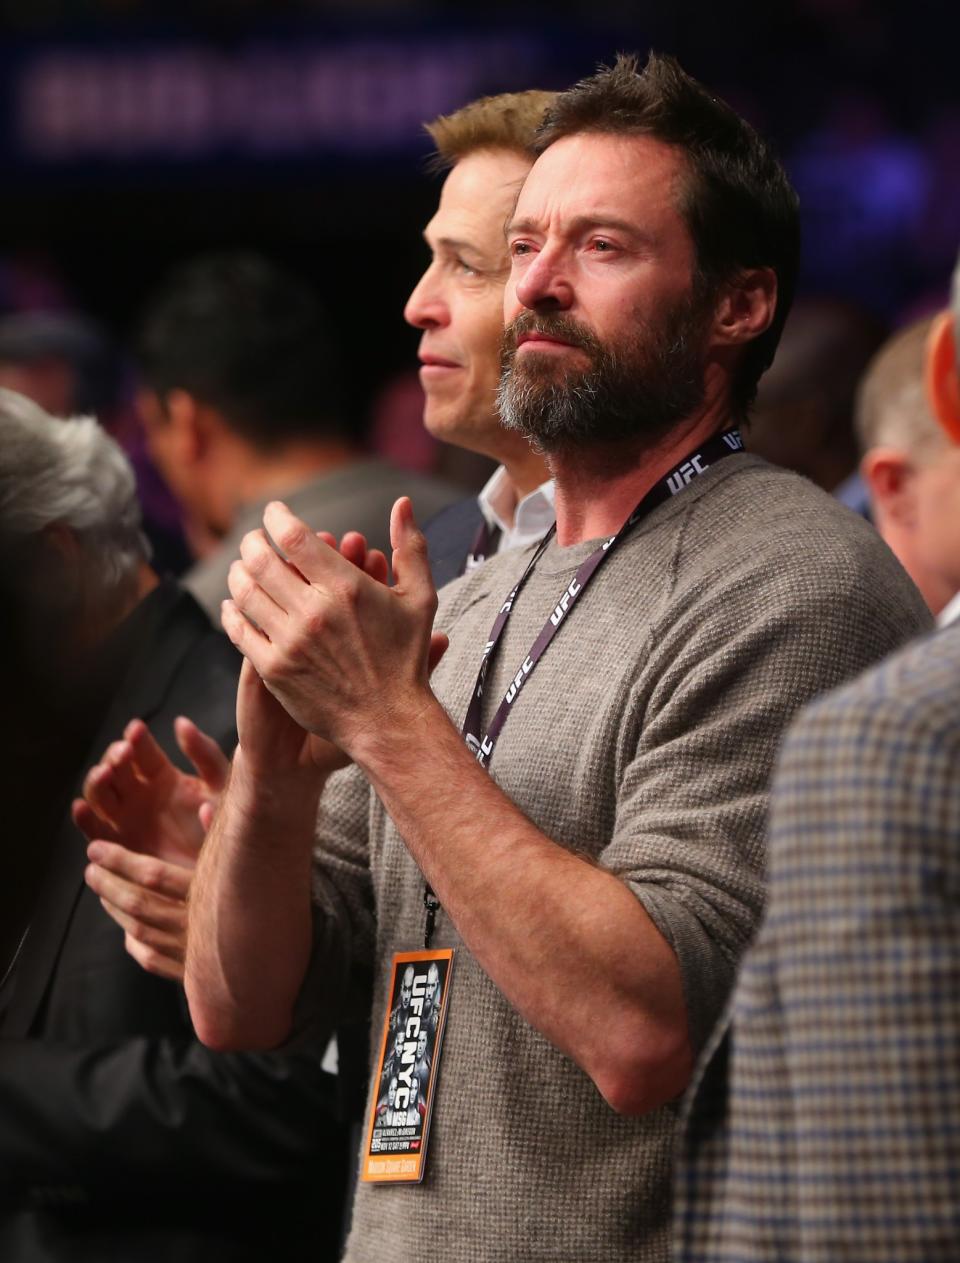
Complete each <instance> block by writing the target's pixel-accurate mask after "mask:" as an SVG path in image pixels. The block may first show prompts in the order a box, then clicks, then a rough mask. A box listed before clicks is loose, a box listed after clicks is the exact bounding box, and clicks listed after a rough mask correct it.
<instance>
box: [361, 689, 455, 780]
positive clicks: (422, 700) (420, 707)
mask: <svg viewBox="0 0 960 1263" xmlns="http://www.w3.org/2000/svg"><path fill="white" fill-rule="evenodd" d="M441 727H446V728H450V727H451V724H450V720H449V717H448V716H447V712H446V711H445V710H444V708H443V706H442V705H441V704H440V702H438V701H437V699H436V697H435V696H434V694H433V693H432V691H431V690H430V689H429V688H427V689H425V690H423V691H420V692H418V693H416V694H414V695H412V696H411V697H409V698H407V699H406V700H405V701H404V702H403V703H402V704H394V706H392V707H390V708H387V709H385V710H383V711H381V712H380V714H379V715H378V716H377V722H376V723H373V724H370V725H368V726H366V727H364V728H361V729H358V730H357V732H356V733H355V734H354V735H353V738H352V740H351V743H350V745H351V748H350V754H351V756H352V758H353V761H354V762H355V763H356V764H357V766H358V767H359V768H360V769H361V770H362V771H363V772H364V774H365V775H366V777H367V779H368V780H370V781H373V782H375V783H379V782H383V781H384V780H385V779H389V778H390V776H391V774H397V773H402V772H403V771H404V770H405V768H406V767H407V764H408V763H409V761H411V760H413V761H414V762H416V763H417V764H422V762H423V759H424V757H427V758H429V756H430V749H431V747H432V745H433V744H434V742H435V741H436V740H437V736H438V733H439V731H440V730H441Z"/></svg>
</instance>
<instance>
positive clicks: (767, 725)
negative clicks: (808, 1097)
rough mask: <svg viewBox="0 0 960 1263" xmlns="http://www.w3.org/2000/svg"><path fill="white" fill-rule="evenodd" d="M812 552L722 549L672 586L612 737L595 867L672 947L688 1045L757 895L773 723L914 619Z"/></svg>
mask: <svg viewBox="0 0 960 1263" xmlns="http://www.w3.org/2000/svg"><path fill="white" fill-rule="evenodd" d="M817 563H818V559H816V558H810V560H809V561H808V562H806V563H804V562H801V563H800V564H797V563H796V562H794V563H792V564H791V565H790V566H789V567H788V568H783V567H781V568H777V567H776V566H773V565H771V566H768V567H758V566H757V565H756V560H755V559H753V560H752V561H750V560H749V559H747V560H746V561H745V563H744V564H739V563H738V562H736V561H734V562H732V563H731V565H730V567H729V568H728V571H727V572H726V573H725V574H718V573H714V574H713V575H711V576H710V578H709V580H708V581H704V582H702V583H699V584H697V585H692V586H691V587H690V588H689V589H688V590H686V591H683V592H677V593H675V594H674V599H673V600H672V602H671V605H670V614H669V618H668V619H666V618H665V619H664V620H663V621H662V622H661V625H660V626H659V627H658V628H656V629H655V633H654V635H653V636H652V637H651V641H650V644H651V657H650V661H649V663H648V669H646V670H645V671H644V674H643V679H642V681H641V683H639V684H638V685H637V687H636V688H635V690H634V694H633V696H632V698H631V705H630V707H629V709H628V713H629V714H630V716H631V722H630V723H628V724H626V725H625V729H624V735H623V744H622V747H621V758H622V774H621V777H620V789H619V795H618V803H617V815H616V823H615V828H614V833H613V837H612V840H611V842H610V845H609V846H608V847H607V848H606V850H605V852H604V854H603V856H602V858H601V863H603V864H604V866H605V867H608V868H609V869H611V870H612V871H614V872H615V873H617V874H618V875H620V876H621V877H622V878H623V879H624V880H626V881H627V882H628V884H629V885H630V886H631V888H632V889H633V890H634V892H635V893H636V895H637V897H638V898H639V899H640V900H641V902H642V903H643V905H644V907H645V909H646V910H647V912H648V913H649V915H650V917H651V918H652V919H653V921H654V923H655V924H656V925H657V927H658V929H659V930H660V932H661V933H662V934H663V935H664V937H665V938H666V939H667V940H668V942H669V943H670V944H671V946H672V947H673V949H674V951H675V952H676V954H677V957H678V959H679V962H680V967H681V971H682V975H683V983H684V993H685V998H686V1004H687V1010H688V1019H689V1025H690V1035H691V1039H692V1042H693V1045H694V1048H695V1049H699V1048H700V1047H701V1046H702V1044H703V1042H704V1041H705V1039H706V1037H707V1036H708V1034H709V1032H710V1029H711V1027H712V1025H713V1023H714V1022H715V1020H716V1019H717V1017H718V1016H719V1014H720V1011H721V1010H722V1008H723V1005H724V1002H725V1000H726V997H727V995H728V994H729V991H730V989H731V986H732V983H733V976H734V973H735V970H736V966H737V963H738V960H739V958H740V956H741V955H742V953H743V951H744V949H745V947H746V945H747V944H748V942H749V941H750V939H751V937H752V935H753V933H754V931H755V929H756V925H757V922H758V919H759V915H760V912H761V909H762V905H763V897H764V833H765V826H766V812H767V800H768V786H769V781H770V777H771V774H772V769H773V764H774V760H775V757H776V753H777V749H778V745H779V741H780V737H781V734H782V733H783V731H784V730H785V728H786V726H787V725H788V724H789V722H790V720H791V718H792V717H793V716H794V715H795V713H796V712H797V710H798V709H799V708H800V707H802V706H803V705H804V704H805V703H806V702H807V701H809V700H810V699H811V698H812V697H814V696H815V695H817V694H818V693H820V692H822V691H824V690H826V689H830V688H832V687H834V686H835V685H836V684H838V683H840V682H842V681H843V680H845V679H848V678H849V677H851V676H852V675H855V674H856V673H857V672H858V671H860V670H861V669H862V668H863V667H865V666H867V665H868V664H870V663H872V662H874V661H876V660H877V659H878V658H880V657H882V656H883V655H884V654H886V653H888V652H890V651H891V650H892V649H894V648H896V647H897V646H898V645H899V644H901V643H902V642H903V640H904V639H905V637H906V636H907V635H909V634H910V633H911V632H913V631H915V630H919V629H920V628H922V626H923V619H922V617H917V618H915V619H911V618H910V617H909V616H907V615H905V612H904V607H903V605H902V604H901V605H898V604H897V602H894V603H893V604H894V610H893V611H892V612H891V610H890V609H889V608H888V607H887V602H886V599H885V598H886V595H887V594H886V593H885V591H884V590H883V587H882V585H881V586H880V587H879V588H876V587H873V588H872V587H871V585H870V584H869V583H864V582H863V580H864V578H865V576H864V575H863V573H862V572H861V573H859V574H856V573H851V574H850V575H849V576H847V577H846V580H844V578H843V576H836V575H835V576H832V578H831V580H830V581H828V582H825V581H824V576H823V574H822V572H821V571H820V570H818V568H817Z"/></svg>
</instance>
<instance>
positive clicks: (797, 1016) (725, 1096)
mask: <svg viewBox="0 0 960 1263" xmlns="http://www.w3.org/2000/svg"><path fill="white" fill-rule="evenodd" d="M957 346H960V267H958V270H957V274H956V276H955V281H954V297H953V311H952V313H946V314H945V315H944V316H943V317H941V318H940V319H938V321H937V322H936V323H935V325H934V328H933V330H932V332H931V336H930V342H929V344H928V350H927V355H928V385H929V389H930V395H931V402H932V404H933V406H934V411H935V413H936V415H937V417H938V419H939V421H940V422H941V424H942V425H943V426H944V428H945V429H946V431H947V432H948V434H949V435H950V437H951V438H952V439H953V440H954V442H956V443H957V444H958V449H957V453H956V455H957V461H958V462H960V371H958V363H957V356H956V347H957ZM957 534H958V548H960V498H958V502H957ZM769 880H770V895H769V904H768V907H767V913H766V918H765V921H764V923H763V925H762V927H761V929H760V932H759V935H758V937H757V939H756V941H755V943H754V945H753V946H752V948H751V949H750V951H749V952H748V953H747V956H746V957H745V959H744V962H743V966H742V969H741V972H740V976H739V979H738V982H737V986H736V990H735V993H734V996H733V1000H732V1002H731V1005H730V1009H729V1012H728V1015H727V1018H726V1019H725V1021H724V1022H721V1024H720V1027H719V1028H718V1029H717V1031H716V1032H715V1033H714V1035H713V1038H712V1040H711V1043H710V1045H709V1047H708V1049H707V1051H706V1054H705V1056H704V1059H703V1061H702V1062H701V1066H700V1069H699V1071H698V1076H697V1078H696V1079H695V1081H694V1085H693V1087H692V1088H691V1091H690V1094H689V1096H688V1099H687V1107H686V1109H687V1119H686V1130H685V1133H684V1136H683V1140H682V1142H681V1148H680V1154H679V1167H678V1174H677V1189H676V1192H677V1208H676V1220H675V1259H676V1263H700V1261H701V1260H702V1261H703V1263H707V1261H708V1260H709V1263H721V1261H725V1263H726V1261H733V1260H736V1261H737V1263H753V1261H754V1260H756V1261H760V1260H762V1261H763V1263H941V1261H943V1263H946V1261H947V1260H950V1261H951V1263H956V1260H957V1259H960V626H958V625H956V624H954V625H953V626H951V627H948V628H945V629H944V630H942V631H939V632H937V633H935V634H934V635H932V636H930V637H928V638H925V639H923V640H921V641H919V642H916V643H915V644H913V645H912V646H910V647H908V648H907V649H906V650H904V651H901V652H900V653H898V654H896V655H895V656H894V657H892V658H890V659H888V660H887V661H886V662H885V663H883V664H881V665H880V666H879V667H877V668H874V669H873V670H872V671H870V672H868V673H867V674H866V675H864V676H861V677H860V678H859V679H858V680H856V681H855V682H854V683H853V684H850V685H847V686H846V687H844V688H842V689H840V690H839V691H837V692H834V693H832V694H830V695H828V696H827V697H825V698H822V699H820V700H819V701H817V702H815V703H814V704H813V705H812V706H811V707H809V708H808V709H807V710H806V711H805V712H804V713H803V715H802V716H801V718H800V719H799V721H798V722H797V723H796V724H795V725H794V727H793V729H792V730H791V732H790V734H789V736H788V737H787V740H786V742H785V744H784V748H783V751H782V754H781V759H780V765H779V770H778V773H777V777H776V781H775V786H774V792H773V799H772V808H771V822H770V851H769Z"/></svg>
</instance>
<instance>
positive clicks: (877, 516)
mask: <svg viewBox="0 0 960 1263" xmlns="http://www.w3.org/2000/svg"><path fill="white" fill-rule="evenodd" d="M933 324H934V318H933V317H930V318H927V319H924V320H918V321H916V322H915V323H914V324H912V325H910V326H909V328H907V329H903V330H901V331H900V332H899V333H897V334H895V335H894V337H892V338H891V339H890V340H889V341H888V342H887V343H886V344H885V345H884V346H883V347H882V348H881V350H880V351H879V352H878V353H877V355H876V356H875V357H874V359H873V360H872V361H871V363H870V366H869V368H868V369H867V372H866V374H865V376H864V379H863V382H862V383H861V385H860V390H859V393H858V397H857V413H856V426H857V436H858V438H859V441H860V445H861V449H862V451H863V459H862V461H861V465H860V468H861V471H862V473H863V478H864V481H865V482H866V484H867V487H868V489H869V492H870V503H871V506H872V509H873V519H874V522H875V524H876V527H877V530H879V532H880V534H881V535H882V536H883V538H884V539H885V540H886V542H887V543H888V544H889V545H890V547H891V548H892V549H893V551H894V553H895V554H896V556H897V558H898V559H899V561H900V563H901V565H902V566H903V568H904V569H905V570H906V572H907V574H908V575H909V576H910V578H911V579H912V580H913V581H914V583H915V584H916V585H917V587H918V588H919V589H920V591H921V593H922V594H923V599H924V600H925V601H926V602H927V604H928V605H929V607H930V610H931V612H932V613H933V614H935V615H936V616H937V621H938V623H940V625H941V626H943V625H944V624H946V623H948V622H952V621H953V619H954V618H956V617H957V615H958V614H960V597H958V593H960V442H958V441H957V439H956V438H953V437H951V436H950V435H949V434H948V433H947V431H946V430H945V429H944V428H943V426H942V425H941V424H939V423H938V421H937V419H936V418H935V416H934V414H933V411H932V409H931V407H930V403H929V400H928V399H927V393H926V389H925V384H924V365H925V361H926V342H927V338H928V337H929V333H930V329H931V327H932V325H933Z"/></svg>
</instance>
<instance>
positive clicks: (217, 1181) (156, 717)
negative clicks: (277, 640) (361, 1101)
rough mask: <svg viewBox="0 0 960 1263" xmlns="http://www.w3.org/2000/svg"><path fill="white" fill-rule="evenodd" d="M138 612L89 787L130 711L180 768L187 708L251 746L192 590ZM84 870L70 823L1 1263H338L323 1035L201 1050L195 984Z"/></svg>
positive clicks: (3, 1187)
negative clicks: (182, 978)
mask: <svg viewBox="0 0 960 1263" xmlns="http://www.w3.org/2000/svg"><path fill="white" fill-rule="evenodd" d="M133 617H135V618H136V619H137V620H138V624H137V627H136V630H137V634H138V642H137V647H136V649H135V651H134V654H133V658H132V661H131V665H130V667H129V669H128V670H127V672H126V674H125V676H124V678H123V680H122V682H120V684H119V686H118V688H117V689H116V691H115V693H114V696H113V698H112V701H111V702H110V704H109V706H108V710H107V714H106V717H105V719H104V722H103V723H102V725H101V728H100V731H99V732H98V734H97V736H96V738H95V740H94V742H93V744H92V746H91V748H90V751H89V754H88V757H87V759H86V760H85V763H84V767H83V768H81V769H78V776H77V782H76V787H77V788H79V785H80V782H81V781H82V776H83V772H84V771H85V770H86V768H87V767H89V766H90V764H91V763H92V762H94V761H96V759H97V757H98V756H99V754H100V753H101V752H102V751H103V750H104V749H105V747H106V746H107V745H108V744H109V742H110V741H111V740H113V739H115V738H116V737H117V736H118V735H119V734H120V732H121V730H122V729H123V727H124V725H125V724H126V722H127V721H128V720H129V719H131V718H132V717H134V716H140V717H142V718H144V719H145V720H146V721H147V722H148V723H149V725H150V728H151V730H152V731H153V733H154V736H155V737H156V738H157V740H158V741H159V742H160V743H161V745H163V746H164V747H165V748H166V750H167V752H168V753H169V754H170V755H171V757H175V758H176V759H177V760H178V761H180V762H182V759H181V756H180V755H179V752H177V751H176V750H175V747H174V746H173V744H172V743H173V735H172V724H173V720H174V718H175V717H176V716H177V715H178V714H189V715H190V716H191V717H192V718H193V719H194V720H195V721H196V722H197V723H198V724H199V725H200V726H201V727H202V728H203V729H205V730H206V731H208V732H210V733H212V734H213V735H214V736H215V737H216V738H217V740H218V741H219V742H220V743H221V745H222V746H223V748H224V749H232V746H233V743H234V742H235V740H236V733H235V728H234V707H235V698H236V677H237V671H238V668H239V659H238V657H237V655H236V654H235V653H234V651H233V649H232V647H231V646H230V644H229V642H228V641H227V640H226V639H225V638H224V637H223V636H221V635H219V634H217V633H215V632H214V631H213V629H212V628H211V626H210V624H209V622H208V620H207V618H206V615H204V614H203V612H202V611H201V610H200V608H199V607H198V606H197V605H196V604H195V602H194V601H193V599H192V598H191V597H189V596H188V595H186V594H185V593H183V592H182V591H180V590H179V589H178V588H177V587H176V586H174V585H163V586H161V587H160V588H159V589H158V590H157V591H155V592H154V593H152V594H151V595H150V596H149V597H148V598H147V599H146V601H144V602H143V603H142V604H141V606H140V607H139V609H138V611H137V612H136V614H135V615H134V616H133ZM85 864H86V858H85V844H84V840H83V838H82V837H81V835H80V834H79V833H78V831H77V830H76V829H75V828H74V827H73V825H72V823H71V822H70V820H69V816H67V817H66V818H65V819H64V822H63V826H62V828H61V830H60V833H59V836H58V838H57V840H56V842H55V844H54V850H53V854H52V859H51V863H50V865H49V869H48V873H47V876H46V879H45V882H44V886H43V890H42V893H41V896H40V901H39V904H38V906H37V907H36V909H35V913H34V916H33V920H32V924H31V927H30V930H29V932H28V934H27V937H26V939H25V941H24V944H23V946H22V949H21V951H20V954H19V956H18V958H17V960H16V963H15V966H14V970H13V973H12V975H11V978H10V980H9V984H8V986H7V988H5V1000H6V1004H5V1005H4V1008H5V1012H4V1016H3V1020H2V1028H0V1120H2V1121H0V1259H3V1260H4V1263H28V1261H29V1263H39V1261H41V1260H47V1259H50V1260H58V1259H63V1260H66V1259H69V1260H71V1263H75V1261H79V1260H90V1263H93V1261H94V1260H96V1263H104V1261H105V1260H109V1259H114V1258H116V1259H124V1260H127V1259H129V1260H137V1261H138V1263H139V1261H141V1260H160V1259H171V1260H172V1259H176V1260H177V1263H184V1261H186V1260H192V1259H194V1258H196V1259H203V1260H204V1263H214V1261H216V1260H240V1259H247V1258H250V1259H254V1258H256V1259H258V1260H262V1259H264V1258H270V1259H288V1258H311V1259H326V1258H334V1257H336V1253H335V1250H336V1246H335V1242H336V1240H337V1232H338V1222H339V1217H340V1211H341V1200H340V1196H339V1191H338V1190H339V1185H340V1183H341V1182H342V1151H341V1148H340V1146H341V1139H340V1131H339V1124H337V1123H336V1122H335V1121H334V1112H335V1086H334V1085H335V1081H334V1079H333V1078H332V1076H329V1075H327V1074H324V1073H323V1072H322V1071H321V1070H320V1061H321V1059H322V1053H323V1049H322V1047H321V1046H320V1042H321V1040H322V1041H323V1042H325V1035H324V1033H323V1032H318V1033H317V1041H316V1044H315V1046H310V1047H304V1048H301V1049H300V1050H299V1051H297V1052H278V1053H267V1054H218V1053H214V1052H211V1051H210V1050H208V1049H206V1048H204V1047H203V1046H202V1045H201V1044H200V1043H199V1042H198V1041H197V1040H196V1038H195V1037H194V1034H193V1031H192V1028H191V1025H190V1020H189V1015H188V1013H187V1009H186V1005H185V1003H184V998H183V992H182V989H181V988H180V987H179V986H177V985H175V984H173V983H170V982H167V981H165V980H162V979H159V978H155V977H152V976H151V975H149V974H147V973H145V972H143V970H141V969H140V968H139V966H138V965H136V964H135V963H134V962H133V960H131V958H130V957H129V956H128V955H127V953H126V952H125V950H124V946H123V934H122V931H121V930H120V929H119V928H118V927H117V926H116V925H115V924H114V923H113V921H111V920H110V919H109V917H107V915H106V913H105V912H104V911H103V909H102V908H101V907H100V904H99V901H98V900H97V898H96V896H94V895H93V894H92V892H91V891H90V890H88V889H87V887H86V886H85V885H84V884H83V872H84V867H85ZM318 1187H319V1189H320V1190H322V1191H321V1192H320V1193H319V1195H318Z"/></svg>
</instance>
